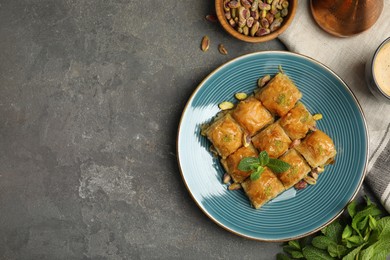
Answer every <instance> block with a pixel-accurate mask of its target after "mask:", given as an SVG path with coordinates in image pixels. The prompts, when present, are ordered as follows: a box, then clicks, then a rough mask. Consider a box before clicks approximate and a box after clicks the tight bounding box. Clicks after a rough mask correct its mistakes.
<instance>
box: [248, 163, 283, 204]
mask: <svg viewBox="0 0 390 260" xmlns="http://www.w3.org/2000/svg"><path fill="white" fill-rule="evenodd" d="M241 185H242V187H243V189H244V191H245V193H246V195H247V196H248V197H249V200H250V201H251V203H252V205H253V207H255V208H256V209H258V208H260V207H261V206H262V205H264V203H266V202H268V201H269V200H271V199H273V198H275V197H276V196H277V195H279V194H280V193H281V192H282V191H284V190H285V189H284V186H283V184H282V183H281V182H280V181H279V179H278V178H277V177H276V176H275V174H274V173H273V172H272V171H271V170H270V169H268V168H267V167H265V169H264V171H263V173H262V174H261V175H260V178H258V179H257V180H253V181H252V180H251V178H247V179H246V181H244V182H243V183H242V184H241Z"/></svg>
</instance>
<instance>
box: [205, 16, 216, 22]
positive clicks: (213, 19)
mask: <svg viewBox="0 0 390 260" xmlns="http://www.w3.org/2000/svg"><path fill="white" fill-rule="evenodd" d="M206 20H207V21H209V22H212V23H216V22H218V19H217V17H216V16H215V15H214V14H208V15H206Z"/></svg>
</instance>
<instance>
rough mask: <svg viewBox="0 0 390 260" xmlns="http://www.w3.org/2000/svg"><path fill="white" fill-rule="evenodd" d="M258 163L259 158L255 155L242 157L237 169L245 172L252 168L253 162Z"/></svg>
mask: <svg viewBox="0 0 390 260" xmlns="http://www.w3.org/2000/svg"><path fill="white" fill-rule="evenodd" d="M258 163H259V159H258V158H256V157H245V158H242V159H241V161H240V163H239V164H238V167H237V168H238V169H239V170H240V171H244V172H247V171H251V170H253V168H251V167H252V166H253V165H254V164H258Z"/></svg>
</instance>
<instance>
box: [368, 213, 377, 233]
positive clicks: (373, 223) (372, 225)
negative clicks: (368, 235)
mask: <svg viewBox="0 0 390 260" xmlns="http://www.w3.org/2000/svg"><path fill="white" fill-rule="evenodd" d="M368 225H369V227H370V228H371V229H372V230H375V229H376V228H377V227H378V223H377V221H376V219H375V218H373V217H372V216H371V215H368Z"/></svg>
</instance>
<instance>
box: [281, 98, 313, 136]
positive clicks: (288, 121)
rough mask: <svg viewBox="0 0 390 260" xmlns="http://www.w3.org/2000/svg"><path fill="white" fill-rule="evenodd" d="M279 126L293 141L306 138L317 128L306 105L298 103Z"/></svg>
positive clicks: (282, 119)
mask: <svg viewBox="0 0 390 260" xmlns="http://www.w3.org/2000/svg"><path fill="white" fill-rule="evenodd" d="M279 124H280V126H281V127H282V128H283V129H284V131H286V134H287V135H288V136H289V137H290V138H291V139H292V140H296V139H301V138H303V137H305V136H306V134H307V133H308V132H309V130H310V129H313V128H315V125H316V121H315V120H314V119H313V117H312V115H311V114H310V112H309V111H308V110H307V109H306V107H305V105H304V104H302V103H301V102H298V103H297V104H296V106H295V107H294V108H292V109H291V110H290V111H289V112H288V113H287V114H286V115H284V116H283V117H282V118H281V119H280V120H279Z"/></svg>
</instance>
